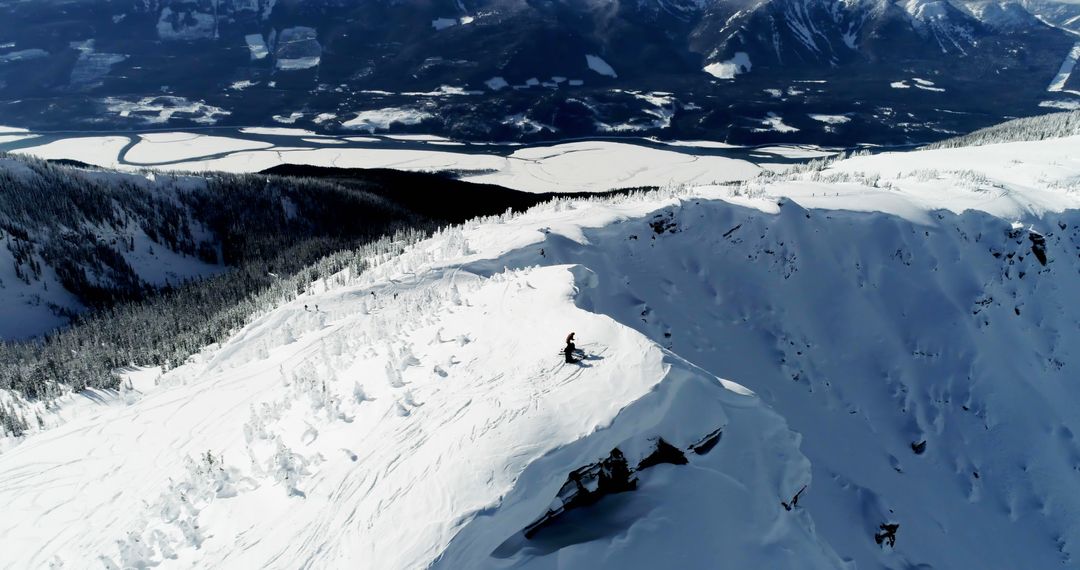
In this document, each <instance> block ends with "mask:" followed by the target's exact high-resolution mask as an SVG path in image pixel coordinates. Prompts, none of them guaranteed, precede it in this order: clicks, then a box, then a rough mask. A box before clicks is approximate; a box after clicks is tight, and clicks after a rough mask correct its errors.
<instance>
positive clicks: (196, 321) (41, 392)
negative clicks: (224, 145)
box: [0, 228, 429, 431]
mask: <svg viewBox="0 0 1080 570" xmlns="http://www.w3.org/2000/svg"><path fill="white" fill-rule="evenodd" d="M428 233H429V232H427V231H425V230H423V229H416V228H413V229H401V230H399V231H397V232H396V233H395V234H394V235H392V236H390V237H384V238H382V239H378V240H374V241H371V242H369V243H367V244H365V245H362V246H360V247H357V248H349V249H342V247H343V246H344V244H343V243H342V242H339V241H337V240H332V239H323V238H320V239H315V240H309V241H307V242H304V243H302V244H298V245H296V246H293V247H291V248H289V249H287V250H284V251H282V252H280V255H278V256H276V257H275V258H274V259H273V260H271V262H249V263H245V264H243V265H241V266H240V267H238V268H237V269H236V270H234V271H230V272H228V273H225V274H222V275H218V276H215V277H211V278H209V279H206V280H203V281H199V282H192V283H188V284H186V285H184V286H183V287H179V288H176V289H173V290H170V291H165V292H161V293H159V294H156V295H151V296H149V297H148V298H146V299H144V300H142V301H138V302H130V303H122V304H118V305H116V306H114V307H111V308H109V309H106V310H102V311H97V312H92V313H87V314H86V315H85V316H81V317H78V318H77V320H76V322H75V323H74V324H73V325H72V326H71V327H68V328H66V329H64V330H61V331H57V332H55V333H53V334H51V335H49V336H47V337H46V338H45V339H43V340H42V341H41V342H18V343H3V344H0V389H7V390H17V391H18V392H19V393H20V394H22V395H23V397H25V398H29V399H38V398H46V399H47V398H52V397H55V396H59V395H61V394H62V393H64V392H65V391H67V390H82V389H85V388H88V387H92V388H106V389H110V388H116V387H117V384H118V378H117V376H116V375H115V374H114V372H113V371H114V370H115V369H117V368H119V367H122V366H126V365H128V364H131V363H137V364H143V365H151V364H153V365H160V366H164V367H165V368H166V369H168V368H172V367H176V366H179V365H180V364H183V363H184V361H185V360H187V358H188V357H189V356H191V355H193V354H195V353H197V352H199V351H200V350H201V349H202V348H203V347H205V346H208V345H211V344H214V343H219V342H223V341H225V340H226V339H227V338H228V337H229V336H230V335H231V334H233V333H234V332H236V331H237V330H238V329H240V328H241V327H243V326H244V325H246V324H247V323H248V322H250V320H251V319H252V318H253V317H254V316H256V315H259V314H261V313H263V312H265V311H268V310H271V309H273V308H274V307H276V306H278V305H279V304H281V303H283V302H285V301H288V300H291V299H294V298H296V296H297V295H299V294H300V293H302V292H304V291H305V290H306V288H307V287H308V286H309V285H310V284H311V283H313V282H315V281H316V280H319V279H326V278H329V277H331V276H332V275H334V274H336V273H338V272H340V271H343V270H345V269H347V268H348V269H350V271H351V272H352V274H354V275H355V274H358V273H359V272H361V271H363V270H364V269H365V268H366V267H367V264H368V263H369V260H371V259H378V258H380V257H383V256H386V255H392V254H397V253H399V252H400V251H401V250H402V248H404V247H405V246H406V245H408V244H410V243H415V242H416V241H417V240H419V239H422V238H423V237H425V236H426V235H428ZM328 251H332V253H327V252H328ZM270 265H274V266H275V267H274V268H275V269H277V270H278V271H279V272H280V273H273V272H270V271H269V267H270ZM4 413H5V412H4V410H3V409H2V408H0V423H3V417H2V416H3V415H4ZM22 421H23V422H24V421H25V419H23V420H22ZM25 427H26V426H25V425H23V426H22V429H25ZM16 431H17V430H16Z"/></svg>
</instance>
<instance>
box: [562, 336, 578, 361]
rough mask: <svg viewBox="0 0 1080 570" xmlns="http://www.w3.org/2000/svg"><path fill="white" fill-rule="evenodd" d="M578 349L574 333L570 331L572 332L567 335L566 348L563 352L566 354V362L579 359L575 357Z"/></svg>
mask: <svg viewBox="0 0 1080 570" xmlns="http://www.w3.org/2000/svg"><path fill="white" fill-rule="evenodd" d="M576 350H577V347H576V346H574V333H570V334H568V335H566V348H564V349H563V354H564V355H566V362H568V363H574V362H577V359H576V358H574V352H575V351H576Z"/></svg>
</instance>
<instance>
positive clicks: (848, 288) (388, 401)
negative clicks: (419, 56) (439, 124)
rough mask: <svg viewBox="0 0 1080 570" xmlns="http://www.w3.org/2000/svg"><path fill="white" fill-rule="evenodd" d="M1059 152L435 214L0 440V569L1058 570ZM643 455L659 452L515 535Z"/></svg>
mask: <svg viewBox="0 0 1080 570" xmlns="http://www.w3.org/2000/svg"><path fill="white" fill-rule="evenodd" d="M1005 156H1008V157H1010V158H1009V159H1003V158H1001V157H1005ZM1078 157H1080V137H1073V138H1069V139H1061V140H1052V141H1042V142H1039V143H1010V144H1005V145H988V146H983V147H978V148H969V149H949V150H935V151H920V152H914V153H890V154H882V155H877V156H872V157H857V158H853V159H848V160H844V161H841V162H838V163H832V164H826V165H820V166H818V167H815V168H803V169H801V171H799V172H792V173H789V174H787V175H780V176H776V175H772V176H766V177H763V178H760V179H757V180H754V181H751V182H747V183H741V184H730V185H719V186H716V185H714V186H703V187H696V188H678V189H676V188H671V189H667V190H664V191H660V192H655V193H651V194H646V195H635V196H629V197H621V198H613V199H608V200H605V201H590V202H582V201H577V202H573V201H556V202H553V203H551V204H549V205H545V206H541V207H538V208H536V209H534V210H532V211H530V212H528V213H526V214H523V215H520V216H513V217H508V216H503V217H498V218H492V219H486V220H478V221H475V222H471V223H469V224H466V225H465V226H463V227H459V228H451V229H448V230H445V231H443V232H441V233H440V234H438V235H436V236H434V237H433V238H431V239H429V240H426V241H423V242H420V243H418V244H416V245H413V246H409V247H407V248H406V249H405V251H404V253H402V254H401V255H399V256H396V257H392V258H387V259H378V260H373V261H374V262H375V266H374V267H373V268H371V269H370V270H368V271H367V272H365V273H364V274H362V275H359V276H353V275H350V274H348V273H345V274H341V275H338V276H337V277H335V278H333V279H330V280H326V281H320V282H317V283H313V284H312V286H311V287H310V289H309V291H307V292H306V293H305V294H304V295H303V296H302V297H301V298H300V299H298V300H296V301H294V302H291V303H288V304H285V305H284V306H282V307H279V308H277V309H275V310H273V311H270V312H268V313H266V314H264V315H263V316H261V317H260V318H258V319H257V320H256V321H254V322H253V323H252V324H251V325H249V326H248V327H246V328H245V329H244V330H243V331H241V332H240V333H238V334H237V335H236V336H235V337H234V338H232V339H231V340H229V341H228V342H226V343H225V344H224V345H223V346H220V347H213V348H209V349H207V350H206V351H204V353H202V354H201V355H200V356H199V357H196V358H194V359H193V360H192V361H191V362H189V363H187V364H186V365H184V366H182V367H180V368H178V369H176V370H173V371H171V372H169V373H167V374H165V375H164V376H162V377H161V378H160V380H159V381H158V385H157V386H145V387H144V389H142V390H138V391H134V390H133V391H131V392H130V393H129V394H128V396H129V397H127V398H124V399H117V400H110V401H109V402H106V403H103V404H102V405H101V406H100V407H99V408H98V409H97V410H96V411H95V412H93V413H83V414H80V415H79V416H78V417H75V418H74V419H72V420H71V421H70V422H69V423H67V424H65V425H62V426H60V427H58V428H55V429H52V430H50V431H46V432H43V433H39V434H36V435H34V436H31V437H29V438H28V439H26V440H25V441H22V442H20V443H19V444H18V445H16V446H15V447H13V448H12V449H10V450H9V451H7V452H5V453H3V454H2V455H0V504H3V505H5V516H4V517H0V538H2V539H3V542H4V543H5V548H4V549H2V550H0V567H4V568H28V567H45V566H48V565H49V564H53V565H54V566H55V567H73V568H83V567H87V565H88V564H89V565H90V567H93V566H94V565H100V566H103V567H107V568H108V567H139V566H140V565H144V566H148V565H160V567H163V568H174V567H185V568H187V567H244V568H248V567H260V568H296V567H312V568H335V567H342V566H361V567H378V568H417V567H428V566H432V567H436V568H509V567H514V568H522V567H524V568H577V567H582V566H589V567H601V568H627V567H656V566H660V567H674V566H680V567H688V568H691V567H710V566H715V565H716V564H718V563H720V564H722V565H724V566H730V567H735V568H786V567H798V568H836V567H845V566H846V567H859V568H874V567H890V568H899V567H941V568H960V567H977V568H1016V567H1031V568H1049V567H1068V566H1070V565H1073V564H1075V563H1076V555H1077V550H1078V549H1080V544H1078V543H1077V540H1076V537H1077V536H1080V497H1078V496H1077V495H1076V493H1075V488H1076V477H1077V475H1076V473H1077V470H1078V469H1080V445H1078V444H1077V442H1076V441H1075V435H1074V434H1075V433H1076V432H1077V430H1080V415H1078V414H1077V413H1076V411H1075V410H1076V408H1077V406H1076V404H1077V402H1078V401H1080V388H1077V385H1076V383H1075V382H1074V381H1073V379H1075V377H1076V375H1077V372H1078V370H1077V368H1076V367H1077V362H1078V361H1077V360H1076V347H1077V346H1080V330H1078V329H1077V327H1076V323H1077V322H1080V307H1078V306H1077V305H1076V303H1075V298H1076V295H1077V293H1078V292H1080V258H1078V256H1077V252H1078V251H1080V214H1078V213H1077V208H1078V207H1080V192H1077V190H1078V187H1077V180H1078V176H1080V162H1078V161H1080V158H1078ZM1010 160H1011V161H1013V162H1009V161H1010ZM920 165H921V166H920ZM933 168H937V170H931V169H933ZM570 330H573V331H576V333H577V337H578V341H579V346H580V347H581V348H583V349H584V351H585V354H586V355H587V356H586V359H585V360H584V361H583V362H582V363H580V364H576V365H567V364H563V363H562V362H561V358H560V356H559V354H558V353H557V351H558V350H559V348H560V346H561V341H562V338H563V337H564V336H565V334H566V333H567V332H568V331H570ZM718 377H720V378H731V379H733V380H735V381H737V382H738V384H736V383H734V382H728V381H723V380H718V379H717V378H718ZM744 386H745V387H744ZM755 394H756V395H755ZM717 430H719V432H717ZM716 433H719V434H720V435H719V439H717V440H715V446H714V447H712V448H710V449H709V450H707V451H705V452H704V453H697V452H694V451H692V450H691V448H692V447H694V446H698V447H697V449H703V448H702V447H700V444H701V443H702V442H703V441H707V440H708V439H709V436H710V435H712V434H716ZM659 438H662V439H663V440H664V441H665V442H667V443H669V444H670V445H672V446H674V447H675V448H677V449H678V450H681V451H682V453H683V456H684V458H685V459H686V464H683V465H679V464H659V465H655V466H652V467H648V468H644V469H641V470H640V472H638V473H637V488H636V490H633V491H627V492H623V493H617V494H611V495H608V496H605V497H603V498H601V499H600V500H599V501H598V502H596V503H595V504H593V505H591V506H582V507H578V508H575V509H571V510H567V511H566V514H564V515H563V516H561V517H557V518H555V519H554V521H553V522H551V524H549V525H547V526H544V527H541V528H540V529H539V531H538V532H537V533H536V534H535V535H532V537H531V539H526V538H525V537H524V536H523V534H522V531H523V530H524V529H525V528H526V527H528V526H529V525H530V524H531V523H533V522H535V521H537V520H538V519H540V518H541V517H542V516H544V514H545V513H547V512H548V510H549V509H556V510H558V509H559V508H565V506H566V504H565V502H564V500H560V499H558V498H557V497H559V496H564V497H565V494H564V491H565V489H566V488H573V484H572V482H570V481H569V479H568V474H569V473H571V472H573V471H575V470H577V469H579V468H583V467H585V468H587V467H589V466H591V465H594V464H596V463H597V462H602V461H604V460H605V459H608V460H610V459H611V458H612V457H614V453H613V448H618V449H619V450H620V451H621V453H622V454H623V455H624V456H625V457H626V459H627V461H628V464H629V465H630V466H631V467H633V466H636V465H638V464H639V462H640V461H641V460H642V459H643V458H646V457H648V456H650V455H651V454H652V453H653V451H654V450H655V449H657V446H658V445H659ZM676 463H678V461H676ZM590 485H592V483H590ZM804 487H805V490H803V489H804ZM587 488H594V489H599V487H596V486H592V487H587ZM801 490H802V491H801ZM800 491H801V493H800ZM794 497H798V501H797V504H796V505H795V506H794V507H793V508H791V510H788V507H791V503H792V501H793V498H794ZM882 524H898V525H899V528H898V530H897V531H896V542H895V545H894V546H889V545H888V544H886V545H879V544H877V543H876V542H875V539H874V535H875V533H877V532H879V528H880V527H879V525H882ZM91 561H93V562H91Z"/></svg>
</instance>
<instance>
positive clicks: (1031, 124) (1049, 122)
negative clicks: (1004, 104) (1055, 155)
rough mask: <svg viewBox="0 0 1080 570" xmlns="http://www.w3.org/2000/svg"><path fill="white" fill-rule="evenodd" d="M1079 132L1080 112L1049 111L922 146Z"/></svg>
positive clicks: (977, 143)
mask: <svg viewBox="0 0 1080 570" xmlns="http://www.w3.org/2000/svg"><path fill="white" fill-rule="evenodd" d="M1073 135H1080V111H1067V112H1064V113H1050V114H1048V115H1040V116H1037V117H1026V118H1023V119H1014V120H1012V121H1007V122H1004V123H1001V124H1000V125H994V126H992V127H987V128H985V129H979V130H977V131H974V132H972V133H970V134H966V135H963V136H959V137H955V138H951V139H946V140H943V141H940V142H936V143H933V144H930V145H927V146H925V147H923V148H927V149H935V148H959V147H965V146H981V145H988V144H996V143H1006V142H1020V141H1041V140H1046V139H1056V138H1061V137H1071V136H1073Z"/></svg>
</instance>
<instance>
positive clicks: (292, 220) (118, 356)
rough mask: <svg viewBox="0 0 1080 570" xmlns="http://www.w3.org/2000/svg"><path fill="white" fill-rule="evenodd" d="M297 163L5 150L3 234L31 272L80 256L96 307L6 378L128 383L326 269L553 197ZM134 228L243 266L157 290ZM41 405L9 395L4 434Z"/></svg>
mask: <svg viewBox="0 0 1080 570" xmlns="http://www.w3.org/2000/svg"><path fill="white" fill-rule="evenodd" d="M287 174H288V175H278V174H266V173H264V174H254V175H228V174H212V175H207V176H194V175H175V176H174V175H162V174H157V175H145V176H144V175H131V174H121V173H116V172H111V171H105V170H96V169H82V168H77V167H73V166H66V165H56V164H51V163H48V162H44V161H40V160H35V159H24V158H21V157H18V158H16V157H3V156H0V231H2V232H4V233H5V234H6V237H7V238H8V240H7V241H8V243H9V249H12V248H14V249H13V251H15V250H17V251H18V252H19V253H18V254H17V255H16V266H17V267H18V266H19V265H20V264H21V265H22V266H23V269H24V270H25V271H26V273H27V275H28V276H29V278H31V279H32V278H34V274H35V272H36V273H37V274H38V275H40V272H41V267H40V265H41V263H45V264H47V265H49V266H50V267H53V268H65V267H67V268H70V270H67V269H58V270H57V273H58V274H63V275H64V276H65V277H63V284H64V286H65V287H66V288H69V290H70V291H72V292H75V293H76V294H78V295H79V296H80V298H82V299H83V300H84V302H85V303H86V304H87V306H89V307H91V310H88V311H86V312H84V313H82V314H79V315H73V316H72V324H71V326H69V327H66V328H64V329H62V330H58V331H54V332H53V333H51V334H48V335H46V336H45V337H44V338H42V339H37V340H33V341H27V342H6V343H5V342H2V341H0V390H8V391H14V392H15V393H17V394H18V395H19V397H18V398H17V400H18V399H21V400H23V401H25V400H35V399H37V400H39V401H44V402H48V401H49V400H50V399H52V398H54V397H56V396H59V395H61V394H64V393H66V392H67V391H69V390H82V389H85V388H91V387H92V388H105V389H112V388H116V387H117V386H118V382H119V379H118V377H117V376H116V375H115V372H114V371H115V370H116V369H117V368H120V367H124V366H127V365H130V364H137V365H160V366H164V367H165V368H166V369H168V368H172V367H176V366H179V365H181V364H183V363H184V362H185V361H186V360H187V359H188V358H189V357H190V356H192V355H193V354H196V353H197V352H199V351H200V350H202V349H203V348H204V347H206V346H208V345H211V344H214V343H220V342H223V341H225V340H227V339H228V338H229V337H230V336H231V335H232V334H234V333H235V332H236V331H238V330H239V329H240V328H242V327H243V326H244V325H246V324H248V323H249V322H251V320H252V319H253V318H255V317H256V316H258V315H260V314H262V313H264V312H266V311H269V310H272V309H273V308H274V307H276V306H278V305H280V304H281V303H282V302H285V301H288V300H291V299H294V298H295V297H296V296H297V295H298V294H300V293H301V292H303V291H304V290H305V289H306V288H307V287H308V286H309V285H310V284H311V283H312V282H314V281H316V280H320V279H326V278H328V277H330V276H332V275H334V274H337V273H339V272H341V271H343V270H345V269H348V270H349V271H350V272H351V273H352V274H353V275H355V274H357V273H359V272H361V271H363V270H364V268H365V267H367V265H368V263H369V262H370V260H373V259H376V260H377V259H385V258H386V257H387V256H391V255H396V254H397V253H399V252H400V251H401V250H402V249H403V248H404V247H405V246H406V245H408V244H410V243H414V242H416V241H418V240H420V239H423V238H424V237H426V236H427V235H429V234H430V233H431V232H432V231H434V230H435V229H437V228H439V227H442V226H445V225H447V224H450V223H458V222H462V221H465V220H467V219H470V218H473V217H476V216H482V215H490V214H495V213H502V212H505V211H507V210H508V209H510V210H515V211H521V210H524V209H527V208H528V207H531V206H533V205H536V204H538V203H540V202H543V201H546V200H548V199H549V198H550V197H551V196H548V195H533V194H525V193H520V192H514V191H511V190H507V189H505V188H500V187H495V186H481V185H475V184H470V183H466V182H462V181H457V180H451V179H448V178H446V177H444V176H440V175H433V174H422V173H403V172H393V171H355V170H350V171H336V170H322V171H318V172H314V171H311V172H306V171H297V172H288V173H287ZM315 177H318V178H315ZM37 204H41V205H42V206H43V207H40V208H39V207H36V206H35V205H37ZM134 227H137V228H138V229H140V230H141V231H142V232H144V233H146V235H148V236H150V237H151V238H152V239H153V240H154V241H155V242H156V243H160V244H162V245H163V246H165V247H168V248H169V249H171V250H173V251H176V252H178V253H184V254H188V255H193V256H196V257H198V258H200V259H202V260H204V261H208V262H219V263H225V264H228V265H229V266H231V268H232V269H231V270H230V271H228V272H225V273H222V274H219V275H216V276H213V277H209V278H207V279H203V280H199V281H191V282H187V283H182V284H178V285H175V286H170V287H165V288H159V289H154V288H152V287H151V286H150V285H149V284H147V283H145V282H144V281H142V280H141V279H140V278H139V277H138V274H137V272H136V270H135V268H131V267H130V266H128V265H127V264H126V262H125V261H124V256H123V253H124V252H125V251H126V250H127V249H130V248H131V247H132V244H131V240H130V238H125V237H124V236H125V232H128V233H130V230H131V229H132V228H134ZM110 236H111V237H110ZM110 271H111V272H112V273H111V274H110V273H109V272H110ZM95 275H97V276H101V275H111V277H110V278H109V279H108V280H101V279H97V278H95V277H94V276H95ZM32 415H33V414H29V416H31V417H28V414H25V413H21V412H20V410H18V409H15V408H14V407H11V406H8V407H6V408H5V406H4V405H3V404H2V403H0V433H4V432H6V433H14V434H19V433H21V432H22V431H24V430H26V429H27V427H28V422H33V421H34V418H33V417H32Z"/></svg>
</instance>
